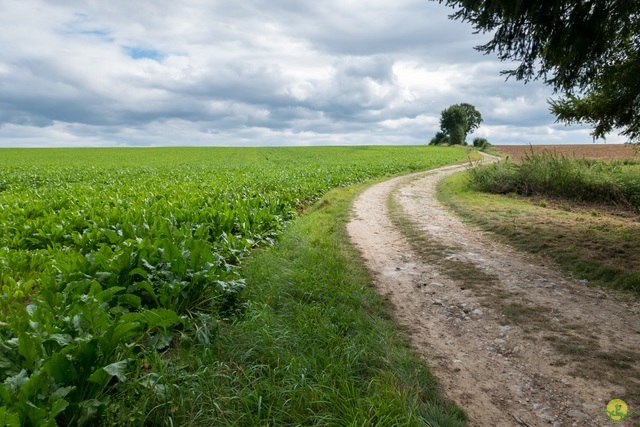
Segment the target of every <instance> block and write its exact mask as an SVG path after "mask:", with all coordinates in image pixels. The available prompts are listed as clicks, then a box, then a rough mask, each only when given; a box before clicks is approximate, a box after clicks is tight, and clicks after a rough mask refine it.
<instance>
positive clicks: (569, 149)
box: [495, 144, 640, 161]
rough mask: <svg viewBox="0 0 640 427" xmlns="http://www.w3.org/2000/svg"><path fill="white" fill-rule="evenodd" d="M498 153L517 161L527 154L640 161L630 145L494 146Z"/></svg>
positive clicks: (636, 152)
mask: <svg viewBox="0 0 640 427" xmlns="http://www.w3.org/2000/svg"><path fill="white" fill-rule="evenodd" d="M495 149H496V151H497V152H498V153H500V154H503V155H505V156H509V157H510V158H511V159H512V160H514V161H518V160H519V159H520V158H522V157H523V156H525V155H527V154H531V153H532V150H533V152H535V153H543V152H549V153H556V154H558V155H562V156H569V157H576V158H579V159H582V158H585V159H603V160H621V159H636V160H640V153H639V152H638V151H637V150H636V149H634V146H633V145H631V144H579V145H496V146H495Z"/></svg>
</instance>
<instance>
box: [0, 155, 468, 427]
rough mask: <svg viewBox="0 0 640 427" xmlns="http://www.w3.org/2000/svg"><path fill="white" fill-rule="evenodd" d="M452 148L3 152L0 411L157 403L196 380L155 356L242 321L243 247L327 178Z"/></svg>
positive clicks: (264, 242)
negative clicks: (136, 400)
mask: <svg viewBox="0 0 640 427" xmlns="http://www.w3.org/2000/svg"><path fill="white" fill-rule="evenodd" d="M464 155H465V153H464V152H463V151H461V150H460V151H458V150H451V149H442V148H433V147H431V148H426V147H356V148H347V147H344V148H342V147H325V148H305V149H222V148H221V149H179V150H178V149H144V150H136V149H127V150H102V149H96V150H28V151H27V150H11V149H8V150H6V149H3V150H2V155H0V183H1V190H0V207H1V209H0V421H3V420H4V423H5V424H8V425H16V424H19V425H25V426H36V425H38V426H39V425H56V424H57V425H89V424H93V423H95V422H96V419H99V418H101V417H102V416H103V414H105V412H107V411H109V410H110V409H109V408H111V402H112V399H113V397H114V396H118V395H120V394H121V393H125V392H130V390H131V387H134V388H139V389H140V390H144V391H147V392H152V394H151V396H152V397H150V398H149V399H151V400H150V401H152V402H153V403H154V405H165V404H168V403H167V400H166V398H165V397H166V395H170V394H171V393H170V392H172V390H173V387H174V386H173V385H172V383H171V381H170V380H171V379H175V383H180V382H186V381H192V380H193V381H194V382H196V383H197V381H196V380H197V378H193V377H191V375H195V374H193V373H192V374H189V375H187V374H185V372H183V371H182V370H181V368H180V367H179V366H175V364H174V363H173V362H172V361H171V359H170V358H169V357H165V355H167V354H171V353H172V352H175V351H178V350H179V349H180V348H182V347H184V348H190V347H198V346H205V347H207V348H209V347H211V346H214V345H216V341H217V340H219V336H220V335H219V331H220V328H221V327H222V326H221V325H224V324H225V322H227V323H229V319H232V320H238V319H242V318H243V316H244V312H245V309H246V307H248V306H250V305H251V301H247V297H245V296H244V295H243V294H244V289H245V287H246V283H245V280H244V278H243V277H242V276H241V273H240V267H241V265H242V264H243V261H244V260H245V259H246V257H247V256H248V255H249V254H250V253H251V251H252V250H253V249H255V248H258V247H265V246H270V245H272V244H273V243H274V242H275V241H276V239H277V238H278V236H279V235H280V234H281V233H282V231H283V230H284V229H285V228H286V227H287V226H288V225H289V224H290V223H291V221H292V220H293V219H295V218H297V217H298V216H299V214H300V213H301V212H303V211H304V210H305V209H306V208H308V207H309V206H310V205H311V204H312V203H313V202H315V201H316V200H318V199H319V198H320V197H321V196H322V195H323V194H324V193H326V192H327V191H328V190H329V189H331V188H335V187H341V186H347V185H351V184H354V183H358V182H362V181H364V180H367V179H371V178H374V177H381V176H385V175H391V174H395V173H399V172H404V171H413V170H418V169H424V168H426V167H429V166H433V165H437V164H444V163H447V162H451V161H453V160H456V159H461V158H462V157H464ZM220 357H222V356H220ZM173 391H175V390H173ZM136 397H140V396H139V395H136ZM183 397H184V398H185V399H186V398H187V397H186V395H185V396H183ZM191 397H193V396H191ZM191 397H190V398H191ZM169 409H170V408H169ZM147 416H149V414H148V413H145V414H142V415H140V416H138V415H135V416H134V418H135V420H139V421H141V422H144V419H146V417H147ZM129 421H130V420H129ZM129 421H127V422H129ZM125 424H126V423H125Z"/></svg>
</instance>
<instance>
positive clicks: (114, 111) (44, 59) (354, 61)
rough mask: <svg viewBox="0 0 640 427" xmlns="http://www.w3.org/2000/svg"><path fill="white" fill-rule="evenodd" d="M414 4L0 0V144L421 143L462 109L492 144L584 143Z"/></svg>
mask: <svg viewBox="0 0 640 427" xmlns="http://www.w3.org/2000/svg"><path fill="white" fill-rule="evenodd" d="M449 13H450V10H448V9H447V8H446V7H444V6H442V5H440V4H437V3H435V2H429V1H424V0H398V1H396V2H388V1H382V0H367V1H361V0H358V1H356V0H348V1H347V0H327V1H324V2H300V1H297V0H269V1H267V0H246V1H243V2H235V3H231V2H222V1H210V0H172V1H167V0H158V1H155V2H129V1H124V0H112V1H109V2H94V1H91V2H87V1H84V0H83V1H80V0H67V1H64V2H60V1H57V0H56V1H54V0H6V1H3V2H1V3H0V44H1V45H2V46H3V49H1V50H0V145H2V146H36V145H37V146H49V145H52V146H58V145H215V144H224V145H233V144H250V145H260V144H287V145H295V144H361V143H373V144H384V143H389V144H392V143H424V142H426V141H428V139H429V138H430V137H431V136H432V135H433V134H434V133H435V132H436V131H437V130H438V119H439V115H440V112H441V111H442V110H443V109H444V108H446V107H447V106H448V105H451V104H454V103H459V102H469V103H472V104H474V105H476V107H477V108H478V109H479V110H480V111H481V112H482V114H483V116H484V118H485V124H484V126H483V127H481V128H480V129H479V130H478V131H477V132H478V133H482V134H483V135H485V136H488V137H490V139H491V140H492V141H494V142H513V143H520V142H521V143H525V142H533V143H537V142H545V141H547V140H548V139H549V138H553V139H554V141H556V142H587V141H589V140H590V138H589V137H588V135H587V132H586V130H584V129H583V128H580V127H575V128H564V127H563V126H557V125H555V124H554V123H553V117H552V116H551V115H550V114H549V112H548V106H547V104H546V99H547V98H548V97H549V96H550V90H549V89H548V88H546V87H544V86H542V85H541V84H529V85H523V84H522V83H520V82H515V81H509V82H505V81H504V79H503V77H501V76H500V75H499V71H500V70H501V69H503V68H506V67H507V65H505V64H500V63H499V62H497V61H495V60H494V59H493V58H490V57H485V56H482V55H480V54H479V53H478V52H476V51H474V50H473V46H474V45H477V44H480V43H482V42H483V41H484V39H483V36H479V35H473V34H472V30H471V28H470V27H469V26H467V25H465V24H461V23H458V22H452V21H449V20H448V19H447V15H448V14H449Z"/></svg>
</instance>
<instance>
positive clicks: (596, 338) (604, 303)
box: [347, 166, 640, 427]
mask: <svg viewBox="0 0 640 427" xmlns="http://www.w3.org/2000/svg"><path fill="white" fill-rule="evenodd" d="M463 168H464V167H461V166H455V167H445V168H441V169H437V170H435V171H429V172H423V173H418V174H412V175H408V176H404V177H399V178H394V179H391V180H389V181H385V182H382V183H380V184H377V185H374V186H372V187H370V188H369V189H367V190H366V191H364V192H363V193H362V194H361V195H360V196H359V197H358V198H357V200H356V201H355V203H354V206H353V213H352V219H351V221H350V222H349V224H348V226H347V229H348V232H349V235H350V238H351V239H352V242H353V243H354V244H355V245H356V247H358V248H359V250H360V251H361V253H362V255H363V257H364V259H365V261H366V263H367V266H368V268H369V269H370V270H371V272H372V274H373V277H374V279H375V283H376V287H377V289H378V291H379V293H380V294H382V295H383V296H384V297H385V298H387V299H388V300H389V301H390V302H391V303H392V305H393V307H394V315H395V318H396V321H397V322H398V323H399V324H400V325H402V326H403V327H404V328H405V329H406V330H407V331H409V335H410V339H411V341H412V344H413V346H414V347H415V349H416V350H417V352H418V353H419V354H421V355H422V356H423V357H424V358H425V360H426V362H427V364H428V365H429V366H430V367H431V368H432V370H433V372H434V373H435V375H436V376H437V377H438V379H439V381H440V384H441V386H442V388H443V391H444V393H445V395H446V396H447V397H449V398H450V399H451V400H453V401H455V402H456V403H458V404H459V405H460V406H461V407H462V408H463V409H464V410H465V411H466V412H467V414H468V416H469V425H471V426H491V427H495V426H519V425H524V426H544V425H553V426H574V425H575V426H608V425H611V421H610V420H609V419H608V416H607V414H606V413H604V412H603V410H604V409H605V408H606V405H607V402H609V401H610V400H611V399H613V398H616V397H619V396H621V395H622V393H623V392H624V386H622V385H621V384H620V381H609V380H608V379H607V377H606V369H603V370H602V372H601V371H599V370H596V371H597V372H595V371H594V373H593V378H589V376H590V375H589V374H588V373H587V374H586V375H585V374H584V372H585V369H588V367H589V366H594V365H589V364H588V363H592V362H593V360H592V359H593V358H591V359H589V358H584V357H582V356H580V357H578V356H575V357H573V356H572V353H571V348H572V347H570V346H571V345H573V346H575V347H576V351H585V349H592V350H593V352H596V353H597V354H603V355H605V356H603V357H606V355H607V354H614V355H625V354H636V352H637V349H638V348H640V322H639V321H638V319H639V317H638V314H639V313H640V307H639V306H638V304H637V303H630V302H628V301H625V300H623V299H622V298H621V297H620V296H619V295H617V294H612V293H611V292H606V291H604V290H602V289H596V288H589V287H586V286H585V285H584V284H582V283H579V282H577V281H576V280H575V279H572V278H571V277H567V276H566V275H563V274H561V273H559V272H557V271H554V270H553V269H550V268H548V267H547V266H545V265H542V263H541V261H539V260H537V261H536V260H535V259H534V258H532V257H529V256H526V255H523V254H521V253H518V252H516V251H514V250H513V249H511V248H509V247H507V246H505V245H502V244H499V243H496V242H495V241H493V240H491V239H490V238H489V237H488V236H487V235H486V234H485V233H483V232H481V231H479V230H478V229H476V228H474V227H471V226H468V225H465V224H463V223H462V222H461V221H460V220H459V219H458V218H457V217H456V216H455V215H453V214H452V213H450V212H449V211H448V210H446V209H445V208H444V207H443V206H442V205H441V204H440V203H439V202H438V201H437V200H436V197H435V186H436V183H437V182H438V181H439V180H440V179H442V178H443V177H445V176H446V175H448V174H451V173H453V172H456V171H459V170H462V169H463ZM389 197H393V198H394V200H395V202H396V203H397V204H399V205H400V206H401V207H402V211H404V215H405V217H406V218H408V219H409V220H410V221H411V222H412V223H413V224H414V227H415V228H416V229H418V230H420V231H419V233H421V234H422V235H423V237H424V238H425V239H428V241H430V242H433V243H434V244H436V245H439V246H441V247H444V248H447V249H446V251H445V253H444V254H443V255H442V259H441V261H442V260H446V261H453V262H459V263H461V264H460V265H471V266H473V267H472V269H473V268H475V269H477V270H476V271H478V272H480V273H479V274H481V275H483V277H484V276H490V277H491V278H493V279H492V280H490V281H489V282H487V281H486V280H485V281H484V282H482V284H481V285H478V286H468V283H469V281H470V280H471V281H473V277H467V278H466V279H465V280H464V281H462V280H460V279H452V278H451V277H452V275H451V274H450V272H449V271H447V269H450V268H455V267H452V265H454V266H455V264H451V263H446V262H438V261H433V259H432V258H433V257H425V256H424V254H419V253H417V252H416V251H414V249H413V247H412V245H411V243H410V242H409V241H408V239H407V238H406V237H405V236H404V235H403V234H402V233H401V232H400V231H399V230H398V228H397V227H396V226H395V225H394V224H393V222H392V220H391V219H390V217H389V212H388V208H387V201H388V199H389ZM430 259H431V261H429V260H430ZM523 316H524V317H523ZM527 316H528V317H527ZM563 349H564V351H563ZM587 359H588V360H587ZM636 359H637V358H636ZM603 360H604V359H603ZM585 363H586V364H585ZM603 363H605V362H603ZM632 363H636V364H637V360H636V361H633V362H632ZM585 366H586V367H587V368H585ZM576 372H582V374H576ZM618 380H619V379H618ZM629 381H637V379H634V378H629ZM623 382H624V381H623ZM627 403H628V404H629V407H630V409H633V408H634V407H635V408H636V409H640V407H638V405H639V404H640V402H628V401H627ZM624 423H625V424H624V425H635V424H634V420H633V419H630V420H626V421H624Z"/></svg>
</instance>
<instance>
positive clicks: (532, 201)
mask: <svg viewBox="0 0 640 427" xmlns="http://www.w3.org/2000/svg"><path fill="white" fill-rule="evenodd" d="M438 197H439V198H440V200H441V201H442V202H443V203H445V204H446V205H448V206H449V207H451V208H452V209H453V210H454V211H456V212H457V213H458V214H460V215H461V216H462V217H464V218H466V219H467V220H470V221H472V222H473V223H474V224H476V225H478V226H480V227H481V228H483V229H485V230H489V231H492V232H494V233H496V234H497V235H498V236H500V237H501V238H503V239H505V240H506V241H507V242H508V243H509V244H511V245H513V246H515V247H517V248H519V249H521V250H524V251H528V252H531V253H535V254H538V255H542V256H545V257H550V258H551V259H553V260H554V261H555V262H557V263H558V264H559V265H560V266H562V267H563V268H564V269H566V270H567V271H569V272H571V273H573V274H574V275H575V276H576V277H578V278H581V279H585V280H588V281H591V282H594V283H598V284H601V285H605V286H609V287H612V288H618V289H624V290H628V291H631V292H632V293H634V294H636V295H638V293H640V268H639V267H638V266H640V252H638V251H637V250H636V249H637V248H638V247H640V223H638V220H637V217H636V216H634V215H618V212H616V211H615V209H612V208H603V207H601V205H598V206H596V205H588V204H584V203H578V202H574V201H571V200H569V199H565V198H549V199H544V198H541V196H532V197H525V196H518V195H515V194H508V195H497V194H488V193H482V192H479V191H475V190H473V189H472V188H471V185H470V181H469V177H468V174H467V173H460V174H456V175H453V176H451V177H449V178H447V179H445V180H443V181H442V182H441V183H440V184H439V186H438Z"/></svg>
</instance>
